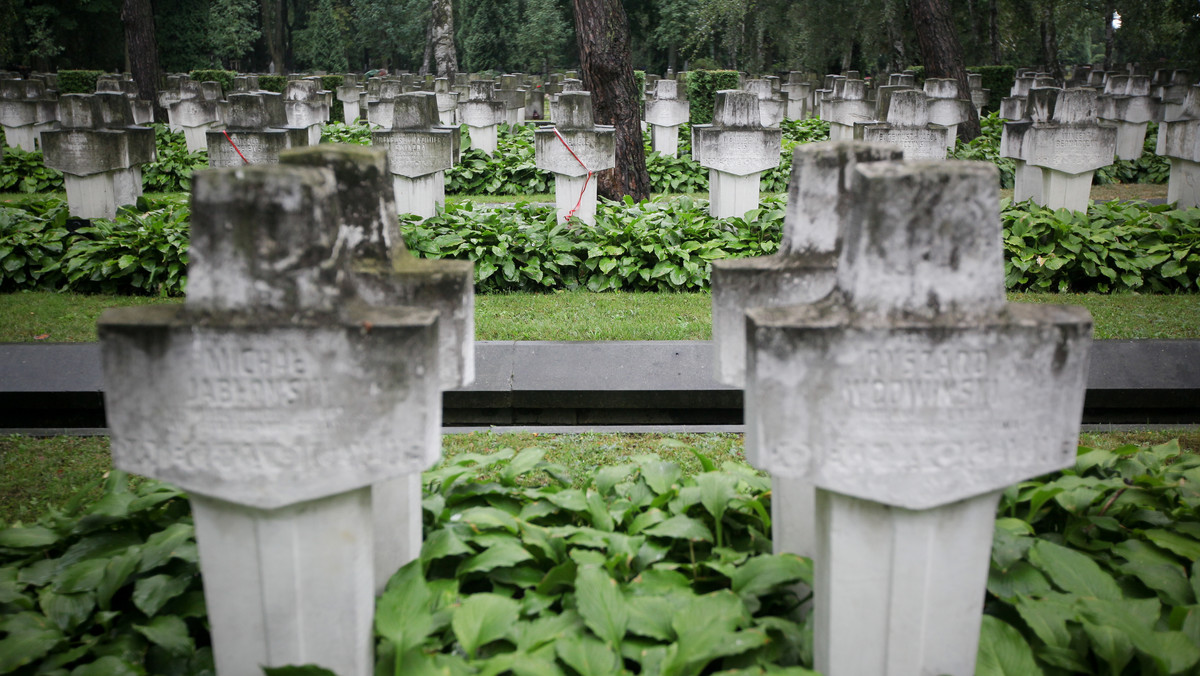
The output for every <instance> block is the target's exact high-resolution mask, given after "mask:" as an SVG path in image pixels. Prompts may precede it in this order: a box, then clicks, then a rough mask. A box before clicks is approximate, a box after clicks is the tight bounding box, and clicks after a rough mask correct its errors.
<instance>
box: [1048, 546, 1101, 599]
mask: <svg viewBox="0 0 1200 676" xmlns="http://www.w3.org/2000/svg"><path fill="white" fill-rule="evenodd" d="M1029 561H1030V563H1032V564H1033V565H1034V566H1037V567H1038V569H1040V570H1041V571H1042V572H1044V573H1045V574H1046V575H1047V576H1048V577H1049V578H1050V581H1051V582H1053V583H1054V584H1055V585H1057V586H1058V587H1059V588H1060V589H1062V590H1064V591H1068V592H1071V593H1074V594H1080V595H1081V596H1089V597H1093V598H1098V599H1120V598H1121V590H1120V588H1119V587H1117V583H1116V581H1115V580H1113V578H1112V575H1110V574H1108V573H1107V572H1105V571H1104V570H1102V569H1101V568H1100V566H1099V565H1097V564H1096V562H1095V561H1093V560H1092V558H1091V557H1089V556H1087V555H1086V554H1081V553H1079V552H1077V551H1074V550H1072V549H1068V548H1066V547H1063V546H1062V545H1056V544H1054V543H1053V542H1049V541H1047V540H1038V541H1037V543H1035V544H1034V546H1033V547H1032V548H1031V549H1030V550H1029Z"/></svg>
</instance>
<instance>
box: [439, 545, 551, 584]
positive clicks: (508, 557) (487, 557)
mask: <svg viewBox="0 0 1200 676" xmlns="http://www.w3.org/2000/svg"><path fill="white" fill-rule="evenodd" d="M532 558H533V556H532V555H531V554H530V553H529V552H527V551H525V548H524V547H522V546H521V543H520V542H519V541H515V540H514V541H508V542H503V541H502V542H499V543H497V544H494V545H492V546H490V547H488V548H487V549H485V550H483V551H482V552H480V553H478V554H476V555H475V556H472V557H470V558H467V559H464V560H463V562H462V563H460V564H459V565H458V570H457V571H456V572H455V575H457V576H462V575H466V574H467V573H475V572H486V571H489V570H493V569H495V568H503V567H506V566H513V565H516V564H518V563H520V562H522V561H528V560H530V559H532Z"/></svg>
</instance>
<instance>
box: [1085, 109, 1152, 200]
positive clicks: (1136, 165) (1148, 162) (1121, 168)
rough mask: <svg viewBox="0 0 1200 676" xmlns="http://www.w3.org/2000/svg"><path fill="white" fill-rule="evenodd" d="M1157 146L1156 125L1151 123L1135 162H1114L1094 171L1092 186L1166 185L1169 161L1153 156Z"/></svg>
mask: <svg viewBox="0 0 1200 676" xmlns="http://www.w3.org/2000/svg"><path fill="white" fill-rule="evenodd" d="M1157 144H1158V125H1157V124H1155V123H1154V122H1151V123H1150V124H1149V125H1148V126H1147V128H1146V140H1145V141H1144V142H1143V143H1142V156H1141V157H1139V158H1137V159H1136V160H1116V161H1115V162H1113V163H1112V164H1111V165H1109V166H1107V167H1101V168H1099V169H1097V170H1096V173H1095V174H1094V175H1093V176H1092V184H1093V185H1107V184H1109V183H1156V184H1162V183H1166V182H1167V179H1168V178H1170V176H1171V161H1170V160H1168V159H1167V158H1165V157H1159V156H1158V155H1156V154H1154V150H1155V146H1156V145H1157Z"/></svg>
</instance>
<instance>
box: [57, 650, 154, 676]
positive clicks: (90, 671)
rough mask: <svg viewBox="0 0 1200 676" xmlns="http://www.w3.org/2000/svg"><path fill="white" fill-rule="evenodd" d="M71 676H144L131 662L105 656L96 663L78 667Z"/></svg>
mask: <svg viewBox="0 0 1200 676" xmlns="http://www.w3.org/2000/svg"><path fill="white" fill-rule="evenodd" d="M71 676H143V674H142V672H141V671H139V670H137V669H135V668H134V666H133V665H132V664H130V663H129V662H126V661H125V660H123V659H121V658H119V657H114V656H112V655H105V656H104V657H101V658H99V659H97V660H96V661H95V662H90V663H88V664H85V665H83V666H81V667H76V668H75V669H74V670H73V671H72V672H71Z"/></svg>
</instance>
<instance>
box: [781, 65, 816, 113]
mask: <svg viewBox="0 0 1200 676" xmlns="http://www.w3.org/2000/svg"><path fill="white" fill-rule="evenodd" d="M781 89H782V91H783V92H784V94H785V95H786V96H787V113H786V117H787V119H789V120H804V119H808V118H809V117H810V116H811V113H812V92H813V86H812V83H811V82H809V81H808V80H807V79H805V77H804V75H803V74H802V73H799V72H796V71H792V72H790V73H788V81H787V82H786V83H785V84H784V85H783V86H782V87H781Z"/></svg>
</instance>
